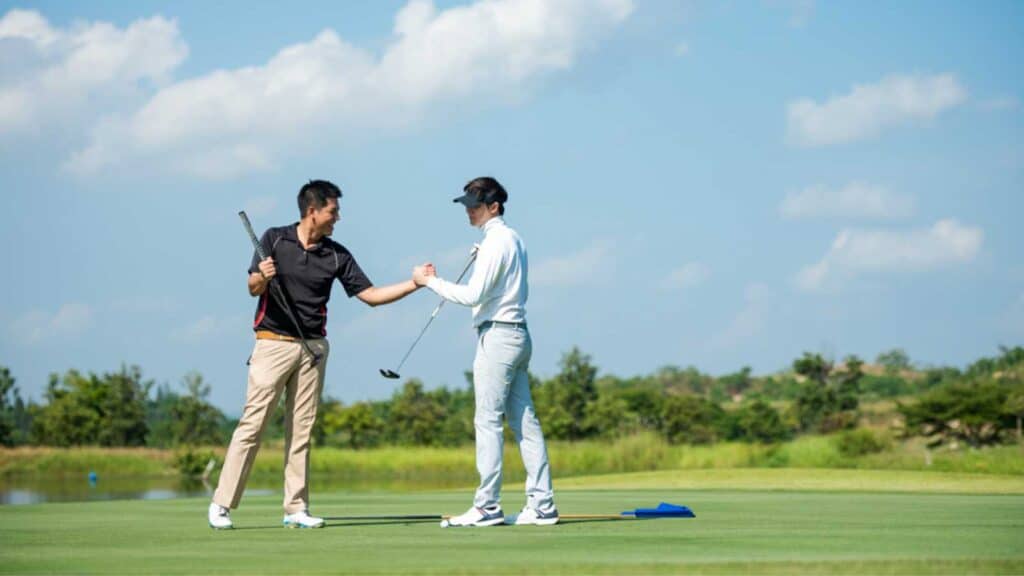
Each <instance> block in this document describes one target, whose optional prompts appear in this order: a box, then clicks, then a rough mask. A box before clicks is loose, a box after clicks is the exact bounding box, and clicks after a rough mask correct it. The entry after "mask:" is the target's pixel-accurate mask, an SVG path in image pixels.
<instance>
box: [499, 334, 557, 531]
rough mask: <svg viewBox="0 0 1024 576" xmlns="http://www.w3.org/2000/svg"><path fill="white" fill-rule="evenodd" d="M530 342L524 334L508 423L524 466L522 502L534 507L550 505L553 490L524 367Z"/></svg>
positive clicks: (510, 396)
mask: <svg viewBox="0 0 1024 576" xmlns="http://www.w3.org/2000/svg"><path fill="white" fill-rule="evenodd" d="M531 349H532V344H531V343H530V338H529V336H527V337H526V350H525V354H524V356H525V358H524V361H523V362H522V364H520V365H519V366H518V367H517V369H516V373H515V377H514V378H513V380H512V387H511V389H510V390H509V396H508V423H509V427H510V428H511V429H512V433H513V434H514V435H515V438H516V442H518V443H519V454H520V455H521V456H522V457H523V467H524V468H525V469H526V506H527V507H529V508H532V509H534V510H540V511H547V510H550V509H553V508H554V506H555V503H554V499H555V496H554V490H552V487H551V467H550V465H549V463H548V451H547V446H546V445H545V443H544V433H543V432H542V431H541V427H540V420H538V419H537V413H536V411H535V410H534V407H533V398H532V396H531V395H530V379H529V375H528V367H529V360H530V352H531Z"/></svg>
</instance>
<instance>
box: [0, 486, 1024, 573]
mask: <svg viewBox="0 0 1024 576" xmlns="http://www.w3.org/2000/svg"><path fill="white" fill-rule="evenodd" d="M719 472H722V471H715V470H709V471H699V472H693V471H671V472H660V473H649V474H642V475H633V476H630V475H619V476H612V477H606V478H601V477H593V478H577V479H574V480H564V481H558V482H556V491H557V498H558V504H559V508H560V510H561V511H562V512H563V513H609V512H610V513H616V512H619V511H621V510H624V509H629V508H633V507H637V506H648V505H654V504H657V502H658V501H660V500H665V501H669V502H674V503H679V504H686V505H689V506H690V507H692V508H693V509H694V511H695V512H696V513H697V518H696V519H686V520H655V521H612V522H608V521H600V522H594V521H591V522H582V521H577V522H565V523H564V524H562V525H559V526H553V527H545V528H539V527H499V528H489V529H447V530H445V529H441V528H439V527H438V526H437V523H436V522H423V523H415V522H413V523H395V522H382V521H377V522H353V521H343V520H329V521H328V526H327V528H325V529H323V530H309V531H302V530H285V529H283V528H281V527H280V520H281V516H280V514H281V512H280V498H279V497H272V496H264V497H248V498H246V499H244V500H243V503H242V507H241V508H239V509H238V510H236V511H235V512H234V513H233V515H232V516H233V518H234V520H235V524H236V526H237V529H236V530H232V531H224V532H215V531H212V530H210V529H209V528H207V527H206V525H205V517H204V514H205V508H206V500H203V499H189V500H169V501H148V502H147V501H126V502H95V503H75V504H41V505H32V506H7V507H0V573H68V572H73V573H103V574H129V573H130V574H136V573H204V574H221V573H340V572H345V573H447V574H450V573H475V574H489V573H496V574H505V573H533V574H547V573H603V574H624V573H626V574H628V573H643V574H649V573H678V572H684V571H685V572H693V573H708V574H736V573H745V574H747V573H752V574H793V573H809V574H822V573H830V574H863V573H870V574H879V573H884V574H951V573H987V574H999V573H1018V574H1019V573H1024V495H1021V493H1020V492H1019V491H1018V492H1017V493H1015V494H984V493H981V492H985V491H987V490H990V489H991V486H988V485H985V484H982V483H978V482H975V481H972V479H971V478H963V477H961V476H963V475H960V476H958V475H951V476H952V477H951V478H946V480H945V481H946V482H948V483H950V485H948V486H941V485H936V484H934V483H933V482H932V480H935V479H936V478H941V477H943V476H945V475H941V474H939V475H935V474H910V476H908V477H907V478H905V479H904V480H903V481H902V482H903V488H905V489H907V490H917V491H907V492H901V493H894V492H873V491H865V490H875V489H879V488H884V486H885V485H886V482H889V481H893V480H894V478H893V477H892V476H893V475H894V474H899V473H889V472H880V473H879V472H864V471H850V470H846V471H842V474H843V476H842V477H840V476H838V475H835V474H833V475H825V476H823V477H822V479H820V480H819V481H818V482H817V484H816V485H815V486H814V488H815V490H814V491H807V490H794V489H793V488H795V486H793V485H792V482H793V481H796V480H797V479H798V477H799V476H800V474H801V473H805V475H806V476H812V477H813V476H817V475H818V472H809V471H787V470H748V471H731V472H733V473H737V474H738V475H739V476H742V477H743V478H739V479H736V478H734V479H733V480H732V482H733V485H736V484H737V483H739V484H743V483H748V484H751V486H750V487H749V488H748V489H746V490H722V489H717V488H716V489H707V487H708V486H723V485H729V484H728V482H725V480H723V479H722V478H718V479H717V480H714V478H713V475H714V473H719ZM779 473H791V474H790V476H788V477H787V476H783V475H780V474H779ZM694 474H697V475H698V476H699V475H700V474H703V475H704V482H703V483H702V482H701V481H699V479H698V481H695V480H692V479H691V482H690V483H689V484H686V483H683V482H681V481H680V480H678V479H679V478H686V477H691V476H693V475H694ZM858 477H863V478H861V479H860V480H858ZM981 478H994V476H993V477H990V476H983V475H982V476H981ZM1002 479H1003V480H1015V479H1012V478H1009V479H1007V478H1002ZM974 480H977V478H974ZM758 481H762V482H765V486H766V487H768V488H770V489H769V490H758V489H754V486H753V485H755V484H756V483H757V482H758ZM715 482H717V484H716V483H715ZM954 485H958V486H959V491H960V492H962V493H956V494H952V493H950V494H943V493H934V492H930V490H932V489H936V488H937V489H938V490H945V491H949V489H950V488H951V487H952V486H954ZM680 486H687V487H698V488H701V489H681V488H680ZM778 486H781V487H783V488H788V489H789V490H788V491H775V490H773V489H774V488H776V487H778ZM577 487H578V488H577ZM599 487H600V488H599ZM519 489H520V487H519V486H508V487H507V490H506V491H507V493H508V494H507V496H506V500H505V507H506V510H513V509H515V508H517V507H518V506H520V505H521V504H522V496H521V495H520V494H518V493H516V492H518V490H519ZM1017 489H1018V490H1019V489H1020V486H1019V485H1018V486H1017ZM469 498H470V492H469V491H468V490H464V491H458V492H456V491H443V492H416V493H393V492H370V493H365V492H364V493H332V494H318V493H315V492H314V502H313V504H314V511H315V512H317V513H319V514H322V515H324V516H327V517H332V516H343V515H361V514H441V513H457V512H461V511H462V510H463V509H464V508H465V507H466V506H467V505H468V502H469Z"/></svg>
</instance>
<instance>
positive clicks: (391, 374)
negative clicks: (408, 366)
mask: <svg viewBox="0 0 1024 576" xmlns="http://www.w3.org/2000/svg"><path fill="white" fill-rule="evenodd" d="M479 249H480V247H479V246H477V245H475V244H474V245H473V249H472V250H471V251H470V252H469V260H467V261H466V267H465V268H463V269H462V274H459V277H458V278H456V279H455V283H456V284H458V283H459V282H461V281H462V277H463V276H465V275H466V272H467V271H468V270H469V267H470V266H472V265H473V260H476V253H477V250H479ZM445 302H446V300H445V299H444V298H441V301H440V302H438V304H437V307H436V308H434V311H433V312H431V313H430V319H429V320H427V324H426V326H424V327H423V330H420V335H419V336H417V337H416V340H414V341H413V343H412V346H409V350H408V351H407V352H406V353H405V356H402V361H401V362H399V363H398V367H397V368H395V369H394V370H388V369H386V368H381V369H380V375H381V376H383V377H385V378H391V379H392V380H394V379H396V378H399V377H400V376H399V374H398V371H399V370H401V369H402V365H403V364H405V361H406V360H407V359H408V358H409V354H412V349H413V348H415V347H416V344H418V343H419V341H420V338H423V334H424V333H425V332H426V331H427V328H429V327H430V323H431V322H433V321H434V318H436V317H437V313H438V312H440V311H441V307H443V306H444V303H445Z"/></svg>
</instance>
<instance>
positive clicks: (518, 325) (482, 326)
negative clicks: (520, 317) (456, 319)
mask: <svg viewBox="0 0 1024 576" xmlns="http://www.w3.org/2000/svg"><path fill="white" fill-rule="evenodd" d="M495 324H497V325H498V326H508V327H509V328H522V329H523V330H526V322H505V321H503V320H485V321H483V322H481V323H480V325H479V326H477V327H476V330H477V332H479V331H481V330H486V329H487V328H490V327H491V326H494V325H495Z"/></svg>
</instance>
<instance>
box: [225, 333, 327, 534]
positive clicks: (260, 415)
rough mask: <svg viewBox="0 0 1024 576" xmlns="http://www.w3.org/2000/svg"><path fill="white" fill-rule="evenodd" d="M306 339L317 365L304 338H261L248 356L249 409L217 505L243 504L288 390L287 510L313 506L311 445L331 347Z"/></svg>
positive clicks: (229, 454)
mask: <svg viewBox="0 0 1024 576" xmlns="http://www.w3.org/2000/svg"><path fill="white" fill-rule="evenodd" d="M307 342H308V343H309V346H310V348H312V349H313V351H314V352H316V353H318V354H322V357H321V358H320V363H319V364H317V366H315V367H314V366H312V365H311V364H312V360H313V359H312V358H311V357H310V356H309V354H308V353H306V351H305V350H304V349H303V348H302V344H301V343H299V342H286V341H279V340H257V341H256V346H255V348H253V351H252V357H251V358H250V360H249V387H248V390H247V392H246V399H245V408H244V409H243V411H242V418H241V419H240V420H239V421H238V427H237V428H235V433H234V435H233V436H232V437H231V444H230V445H229V446H228V451H227V454H226V455H225V456H224V468H223V470H221V473H220V480H219V481H218V483H217V491H216V492H214V494H213V501H214V503H216V504H218V505H220V506H223V507H225V508H237V507H238V503H239V501H240V500H241V499H242V492H243V491H244V490H245V483H246V481H247V480H248V479H249V472H250V471H251V470H252V464H253V461H254V460H255V459H256V452H257V451H258V450H259V448H260V437H261V436H262V435H263V430H264V429H265V428H266V427H267V422H268V421H269V420H270V417H271V415H272V414H273V413H274V408H275V407H276V406H277V402H278V399H279V398H280V397H281V393H282V392H284V393H285V422H284V434H285V440H284V511H285V513H286V514H294V513H295V512H299V511H301V510H307V509H308V508H309V484H308V477H309V448H310V444H311V435H312V432H313V422H314V421H315V420H316V410H317V405H318V403H319V402H320V391H321V389H322V388H323V383H324V373H325V371H326V368H327V355H328V353H329V352H330V346H329V345H328V343H327V340H325V339H319V340H307Z"/></svg>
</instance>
